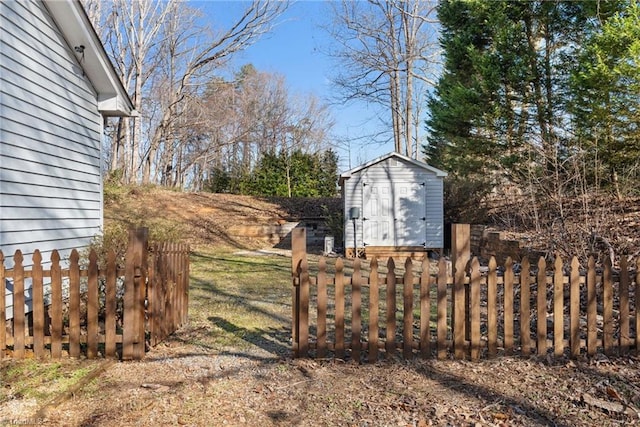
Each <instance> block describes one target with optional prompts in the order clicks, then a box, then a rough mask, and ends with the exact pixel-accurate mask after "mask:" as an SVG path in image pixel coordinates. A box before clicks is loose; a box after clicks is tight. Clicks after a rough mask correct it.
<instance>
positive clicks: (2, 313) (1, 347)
mask: <svg viewBox="0 0 640 427" xmlns="http://www.w3.org/2000/svg"><path fill="white" fill-rule="evenodd" d="M0 283H2V285H1V286H0V289H1V290H2V295H0V321H2V324H0V360H2V359H4V351H5V349H6V348H7V328H5V327H4V322H5V319H6V318H7V313H6V311H7V308H6V302H5V296H4V293H5V292H6V291H5V286H6V285H5V283H6V280H5V268H4V254H3V253H2V251H0Z"/></svg>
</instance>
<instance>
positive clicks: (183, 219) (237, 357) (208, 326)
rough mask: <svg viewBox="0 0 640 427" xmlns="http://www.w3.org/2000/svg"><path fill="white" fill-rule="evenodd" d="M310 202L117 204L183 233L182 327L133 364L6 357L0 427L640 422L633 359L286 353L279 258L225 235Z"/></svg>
mask: <svg viewBox="0 0 640 427" xmlns="http://www.w3.org/2000/svg"><path fill="white" fill-rule="evenodd" d="M308 203H310V202H308ZM312 207H313V205H308V207H307V208H305V207H304V206H303V207H302V208H294V207H291V206H283V205H281V204H278V203H275V202H273V201H266V200H258V199H253V198H247V197H237V196H230V195H212V194H184V193H176V192H170V191H163V190H157V189H154V190H148V189H147V190H140V189H134V190H130V191H127V192H126V193H124V194H121V195H119V196H118V197H116V198H114V199H113V200H112V201H110V202H109V203H108V204H107V207H106V212H105V217H106V218H107V222H120V223H128V224H133V223H136V222H140V221H142V220H143V221H144V222H145V223H146V224H147V225H149V226H151V227H153V226H164V227H165V228H166V227H167V226H169V227H173V228H172V229H171V230H173V231H171V230H170V232H172V233H173V232H175V234H176V235H183V236H188V240H189V241H190V243H191V244H192V245H193V246H192V247H193V255H192V271H191V288H190V306H189V312H190V314H189V323H188V325H186V326H185V327H184V328H182V329H181V330H180V331H178V332H177V333H176V334H174V335H173V336H172V337H171V339H169V340H167V341H166V342H164V343H162V344H160V345H158V346H157V347H155V348H152V349H150V351H149V352H148V353H147V356H146V358H145V360H143V361H140V362H119V361H111V360H104V359H99V360H92V361H89V360H68V359H67V360H63V361H59V362H55V361H43V362H40V361H38V362H36V361H33V360H26V361H19V362H17V361H10V360H9V361H8V360H6V359H5V360H3V361H0V374H1V375H0V380H1V381H2V383H1V385H2V387H1V389H0V425H26V424H35V425H43V426H173V425H183V426H217V425H229V426H272V425H273V426H429V425H434V426H474V427H475V426H566V427H569V426H618V425H620V426H622V425H629V426H630V425H639V426H640V415H639V411H640V358H638V357H637V356H626V357H610V358H608V357H604V356H598V357H596V358H594V359H587V358H583V359H580V360H568V359H551V358H537V357H531V358H511V357H504V356H502V357H498V358H495V359H491V360H483V361H480V362H469V361H454V360H443V361H436V360H426V361H423V360H419V359H414V360H411V361H404V360H400V359H397V360H392V361H382V360H381V361H379V362H378V363H375V364H363V365H358V364H356V363H353V362H351V361H349V360H346V361H342V360H336V359H327V360H310V359H292V358H291V341H290V327H291V289H290V277H291V276H290V270H289V269H290V259H289V257H288V254H287V252H286V251H282V250H274V249H273V248H271V247H268V245H266V244H265V243H264V242H261V241H258V240H248V239H247V240H241V239H239V238H237V237H234V236H230V235H229V234H228V233H227V232H226V230H228V229H229V227H231V226H232V225H234V224H237V223H238V222H239V221H245V222H254V223H270V222H272V221H278V220H279V219H282V218H286V217H287V216H294V214H293V212H294V210H295V209H302V210H303V211H306V210H307V209H311V208H312ZM313 208H314V209H315V207H313ZM257 249H262V251H256V250H257Z"/></svg>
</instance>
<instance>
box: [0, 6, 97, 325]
mask: <svg viewBox="0 0 640 427" xmlns="http://www.w3.org/2000/svg"><path fill="white" fill-rule="evenodd" d="M0 21H1V22H2V27H1V28H0V64H1V65H0V250H2V252H3V254H4V256H5V257H6V260H5V265H6V266H7V267H8V268H11V267H12V266H13V254H14V253H15V251H16V250H18V249H20V250H21V251H22V252H23V255H24V257H25V265H27V266H30V265H31V257H32V254H33V252H34V251H35V250H36V249H39V250H40V251H41V253H42V256H43V259H44V260H46V261H45V264H46V265H48V264H49V262H48V261H49V259H50V256H51V252H52V251H53V250H54V249H57V250H58V251H59V252H60V255H61V257H63V259H64V258H67V257H68V256H69V253H70V251H71V249H73V248H82V247H85V246H87V245H88V244H90V243H91V240H92V238H93V237H94V236H95V235H96V234H97V233H99V231H100V226H101V224H102V205H101V203H102V192H101V191H102V188H101V176H100V172H101V169H100V166H101V155H100V148H101V138H102V137H101V131H102V117H101V115H100V113H99V111H98V100H97V96H96V93H95V90H94V89H93V87H92V86H91V84H90V83H89V81H88V79H87V78H86V76H84V74H83V72H82V68H81V66H80V63H79V62H78V61H79V59H81V58H78V57H77V56H76V53H75V52H73V47H71V46H68V45H67V44H66V42H65V40H64V38H63V37H62V35H61V32H60V31H59V29H58V28H57V27H56V24H55V22H54V21H53V19H51V17H50V16H49V14H48V11H47V10H46V8H45V7H44V5H43V4H42V3H41V2H39V1H35V0H24V1H19V2H18V1H0ZM0 289H1V288H0ZM0 295H1V294H0ZM7 308H8V310H7V311H8V312H9V313H10V312H12V307H11V306H10V302H9V306H8V307H7Z"/></svg>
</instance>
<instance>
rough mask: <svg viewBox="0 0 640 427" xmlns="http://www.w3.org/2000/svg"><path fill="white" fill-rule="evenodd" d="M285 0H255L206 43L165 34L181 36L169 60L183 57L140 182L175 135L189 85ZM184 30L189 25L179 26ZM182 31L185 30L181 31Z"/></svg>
mask: <svg viewBox="0 0 640 427" xmlns="http://www.w3.org/2000/svg"><path fill="white" fill-rule="evenodd" d="M286 7H287V3H284V2H272V1H260V0H255V1H253V2H252V3H251V4H250V5H248V6H247V8H246V9H245V11H244V13H243V14H242V16H241V17H240V18H238V20H237V21H236V22H235V23H234V24H233V25H232V26H231V27H230V28H229V29H228V30H225V31H222V32H220V33H219V34H217V35H216V34H211V35H210V37H208V38H207V40H208V41H207V42H206V43H202V41H203V40H204V38H202V37H201V38H200V40H198V42H196V40H195V39H193V38H190V37H181V36H180V35H179V34H178V35H176V34H172V35H167V39H174V40H181V41H180V42H178V43H177V44H176V46H179V47H178V48H176V49H175V54H176V55H179V57H178V58H170V59H169V61H170V62H173V61H178V60H180V61H183V62H182V63H183V64H184V65H183V66H182V67H181V68H180V70H179V72H177V73H175V74H172V75H170V80H169V84H170V92H169V94H168V99H167V102H166V103H165V104H164V105H163V111H162V116H161V118H160V120H159V123H158V125H157V127H155V130H154V131H153V133H152V134H151V136H150V139H149V148H148V150H147V152H146V153H145V154H144V156H143V159H142V160H143V168H142V170H143V173H142V182H143V183H148V182H150V179H151V172H152V168H153V166H154V161H155V159H156V155H157V153H158V150H159V149H160V147H161V146H162V144H164V143H165V142H167V141H169V140H170V139H171V138H173V137H174V135H173V134H172V128H173V126H174V125H175V122H176V119H177V117H178V116H179V114H180V107H181V103H182V102H183V101H184V100H185V98H186V97H187V95H188V93H189V91H190V87H191V85H193V84H196V83H197V82H198V79H200V78H202V77H204V76H206V75H207V72H210V70H211V67H214V66H215V67H219V66H221V65H222V64H223V63H224V62H225V61H227V60H228V59H229V58H230V57H231V56H232V55H233V54H234V53H236V52H238V51H241V50H242V49H245V48H247V47H248V46H250V45H251V44H253V43H254V42H255V41H257V40H258V39H259V37H260V36H261V35H263V34H265V33H266V32H268V31H270V30H271V29H272V27H273V25H274V20H275V19H276V18H277V17H278V16H279V15H280V14H281V13H282V12H283V11H284V10H285V8H286ZM181 30H182V31H183V32H188V31H190V28H181ZM183 34H184V33H183Z"/></svg>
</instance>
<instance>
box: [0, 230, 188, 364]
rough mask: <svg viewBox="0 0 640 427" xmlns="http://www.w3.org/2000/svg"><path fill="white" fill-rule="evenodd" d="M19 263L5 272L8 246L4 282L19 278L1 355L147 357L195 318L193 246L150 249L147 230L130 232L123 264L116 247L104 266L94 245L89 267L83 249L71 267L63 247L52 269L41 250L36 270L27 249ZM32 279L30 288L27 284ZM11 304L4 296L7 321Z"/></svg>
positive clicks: (0, 335)
mask: <svg viewBox="0 0 640 427" xmlns="http://www.w3.org/2000/svg"><path fill="white" fill-rule="evenodd" d="M13 261H14V266H13V268H11V269H5V267H4V255H3V254H2V252H1V251H0V283H2V284H4V283H5V281H6V280H10V281H11V282H13V291H12V293H11V297H12V299H13V319H12V320H11V321H9V322H6V324H5V323H3V324H2V325H0V326H1V327H0V359H2V358H3V357H12V358H18V359H19V358H24V357H28V355H29V354H33V356H34V357H36V358H42V357H51V358H53V359H58V358H61V357H63V356H69V357H79V356H80V355H81V354H85V355H86V357H88V358H95V357H98V356H103V357H109V358H111V357H117V356H119V357H121V358H122V359H123V360H131V359H138V360H139V359H142V358H144V354H145V351H146V346H147V345H151V346H154V345H156V344H157V343H158V342H160V341H162V340H163V339H165V338H166V337H167V336H168V335H169V334H171V333H172V332H174V331H175V330H176V329H177V328H178V327H180V326H181V325H182V324H183V323H185V322H186V321H187V304H188V288H189V248H188V247H187V246H186V245H181V244H175V243H162V244H154V245H152V246H150V247H149V246H148V244H147V231H146V229H137V230H132V231H131V232H130V235H129V246H128V249H127V252H126V255H125V259H124V264H123V266H121V267H120V268H119V266H118V265H117V262H116V254H115V252H114V251H113V250H111V251H109V252H108V254H107V256H106V260H105V265H104V267H103V268H99V266H98V264H99V263H98V256H97V254H96V252H95V251H93V250H92V251H91V252H90V254H89V257H88V265H87V266H86V267H81V266H80V256H79V253H78V251H77V250H73V251H72V252H71V255H70V257H69V267H68V268H64V269H63V268H61V266H60V256H59V254H58V251H53V253H52V255H51V265H50V267H49V268H48V269H46V270H44V269H43V267H42V256H41V254H40V251H38V250H36V251H35V252H34V254H33V264H32V266H31V268H30V269H28V270H27V269H25V268H24V267H23V264H24V259H23V255H22V252H21V251H19V250H18V251H16V252H15V254H14V256H13ZM27 281H30V282H31V283H30V286H25V284H26V282H27ZM3 288H4V287H3ZM25 288H27V289H25ZM45 288H46V289H47V293H48V294H49V295H48V298H47V301H45V297H44V296H45ZM27 292H30V293H31V298H32V306H33V310H32V311H31V312H30V313H25V308H24V307H25V299H26V293H27ZM5 309H6V307H5V298H4V295H3V297H2V298H0V319H2V321H3V322H4V319H5Z"/></svg>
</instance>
